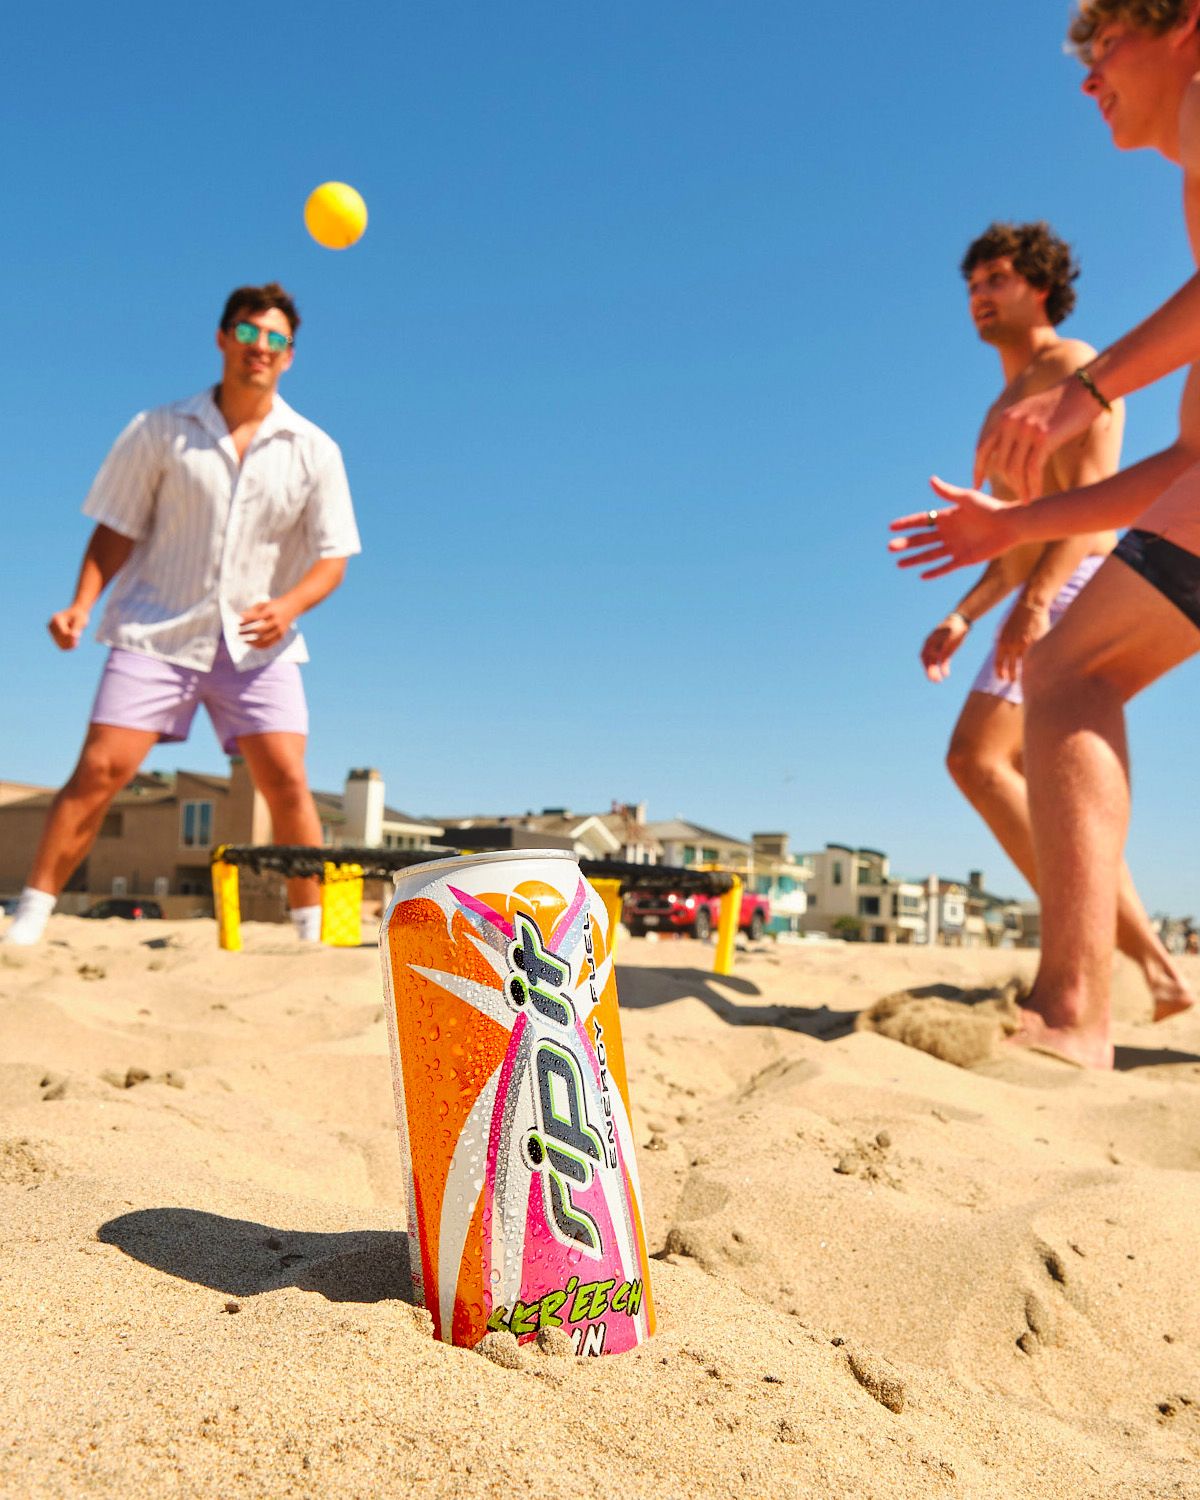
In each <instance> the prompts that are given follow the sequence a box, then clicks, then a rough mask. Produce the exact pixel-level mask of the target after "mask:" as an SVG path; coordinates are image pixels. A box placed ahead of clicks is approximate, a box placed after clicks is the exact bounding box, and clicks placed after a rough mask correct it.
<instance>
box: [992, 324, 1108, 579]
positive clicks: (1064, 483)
mask: <svg viewBox="0 0 1200 1500" xmlns="http://www.w3.org/2000/svg"><path fill="white" fill-rule="evenodd" d="M1058 349H1059V346H1058V345H1052V346H1051V348H1050V349H1049V350H1046V351H1043V352H1042V353H1039V354H1036V355H1035V356H1034V357H1033V359H1031V360H1030V362H1029V363H1028V364H1027V365H1026V366H1025V368H1024V369H1023V370H1022V371H1021V373H1020V374H1019V375H1018V376H1017V377H1016V378H1015V379H1014V380H1012V381H1010V382H1009V384H1008V385H1007V386H1005V388H1004V390H1003V391H1001V393H1000V395H999V396H998V397H997V398H996V400H995V401H994V402H993V403H992V405H991V406H990V407H989V408H988V412H987V416H986V417H985V418H984V424H983V426H984V429H985V430H986V429H987V428H988V427H989V426H990V425H991V424H992V422H993V420H994V419H995V418H996V417H998V416H999V415H1000V413H1001V412H1003V411H1006V410H1007V409H1008V408H1009V407H1010V406H1015V405H1016V403H1017V402H1018V401H1023V400H1024V399H1025V398H1026V397H1027V396H1035V395H1037V394H1038V392H1039V391H1045V390H1049V388H1050V387H1051V386H1053V385H1056V384H1057V383H1058V382H1059V381H1060V380H1061V379H1062V377H1063V371H1062V360H1061V356H1059V355H1058V354H1057V353H1056V351H1057V350H1058ZM1092 352H1093V353H1094V351H1092ZM1051 355H1053V356H1054V357H1049V356H1051ZM1084 362H1085V360H1084V359H1083V358H1081V359H1080V361H1079V363H1080V364H1083V363H1084ZM1077 462H1078V458H1077V451H1076V448H1075V445H1073V444H1069V445H1067V446H1066V447H1065V448H1060V449H1058V450H1057V451H1056V452H1054V453H1052V454H1051V455H1050V458H1049V460H1048V461H1047V463H1046V465H1045V468H1044V469H1043V471H1042V487H1041V496H1040V497H1039V498H1042V497H1045V496H1046V495H1057V494H1059V493H1060V492H1061V491H1063V490H1068V489H1071V488H1072V487H1073V486H1074V485H1075V484H1076V483H1077V481H1078V475H1077ZM987 478H988V483H989V485H990V487H991V491H992V494H993V495H995V496H996V498H997V499H998V500H1008V501H1010V502H1012V503H1013V504H1015V503H1016V501H1017V495H1016V492H1015V491H1014V490H1013V489H1012V488H1011V486H1009V485H1008V484H1007V483H1006V481H1005V480H1004V479H1003V478H1002V477H1001V476H999V475H997V474H989V475H988V476H987ZM1116 543H1117V537H1116V533H1115V532H1102V533H1099V534H1098V535H1097V537H1096V545H1095V546H1094V547H1093V548H1092V553H1094V554H1096V555H1100V556H1103V555H1105V554H1106V553H1108V552H1111V551H1112V549H1113V548H1114V547H1115V546H1116ZM1045 550H1046V544H1045V543H1043V542H1026V543H1023V544H1021V545H1020V546H1017V547H1013V548H1011V549H1010V550H1009V551H1008V552H1006V553H1005V554H1004V566H1005V574H1006V576H1007V578H1008V579H1009V580H1010V581H1011V584H1012V586H1013V587H1014V588H1019V587H1020V586H1021V585H1022V584H1024V583H1025V581H1026V580H1027V579H1028V578H1029V575H1030V574H1031V573H1032V572H1033V570H1034V568H1035V567H1036V566H1037V563H1038V559H1039V558H1040V557H1041V556H1042V554H1043V552H1044V551H1045Z"/></svg>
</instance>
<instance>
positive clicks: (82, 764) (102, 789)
mask: <svg viewBox="0 0 1200 1500" xmlns="http://www.w3.org/2000/svg"><path fill="white" fill-rule="evenodd" d="M136 770H137V764H136V763H134V764H130V763H129V762H128V761H127V760H126V759H125V758H124V757H122V756H119V755H115V754H114V753H113V752H112V751H111V750H110V749H108V748H107V747H106V746H104V745H88V746H86V747H85V748H84V751H83V754H82V755H81V756H80V757H79V761H78V763H77V765H76V767H75V769H74V771H72V772H71V778H70V780H69V781H68V782H67V784H66V786H65V787H64V788H63V793H64V794H66V795H68V796H72V797H82V798H86V799H87V800H89V801H96V802H102V801H105V800H107V799H109V798H112V797H115V796H116V795H117V793H118V792H119V791H120V790H121V788H122V787H123V786H125V785H126V784H127V783H128V782H129V781H130V780H131V779H132V777H133V773H134V772H135V771H136Z"/></svg>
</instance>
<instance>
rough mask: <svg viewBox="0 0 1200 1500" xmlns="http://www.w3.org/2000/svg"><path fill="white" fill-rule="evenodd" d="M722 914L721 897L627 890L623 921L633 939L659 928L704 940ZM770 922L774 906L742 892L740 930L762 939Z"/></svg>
mask: <svg viewBox="0 0 1200 1500" xmlns="http://www.w3.org/2000/svg"><path fill="white" fill-rule="evenodd" d="M720 912H721V898H720V896H704V895H700V894H691V893H689V894H688V895H686V896H685V895H684V894H683V893H682V892H681V891H639V890H632V891H628V892H627V893H626V895H625V901H624V906H623V912H622V915H623V918H624V922H625V925H626V927H628V928H629V931H630V933H631V934H632V935H633V936H634V937H642V936H643V935H644V934H645V933H646V932H647V931H650V930H652V929H655V928H657V929H658V930H659V931H665V932H689V933H691V935H692V936H693V937H697V938H700V939H701V940H703V939H704V938H706V937H708V935H709V934H710V933H711V932H714V931H715V930H716V926H717V921H718V918H719V917H720ZM770 920H771V903H770V902H769V901H768V900H767V898H766V897H765V896H756V895H755V894H754V892H753V891H746V890H744V891H743V892H742V911H741V916H740V917H739V919H738V927H739V928H740V929H741V930H742V932H744V933H747V934H748V935H749V936H750V937H752V938H755V939H757V938H760V937H762V935H763V933H764V932H766V930H767V923H768V922H769V921H770Z"/></svg>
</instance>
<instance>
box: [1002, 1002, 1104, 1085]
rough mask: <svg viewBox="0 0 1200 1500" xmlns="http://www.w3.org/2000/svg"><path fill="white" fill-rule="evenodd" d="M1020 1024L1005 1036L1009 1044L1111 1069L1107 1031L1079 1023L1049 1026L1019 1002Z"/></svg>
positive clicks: (1081, 1064) (1074, 1063)
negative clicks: (1069, 1025) (1081, 1026)
mask: <svg viewBox="0 0 1200 1500" xmlns="http://www.w3.org/2000/svg"><path fill="white" fill-rule="evenodd" d="M1018 1012H1019V1015H1020V1018H1021V1024H1020V1026H1019V1027H1018V1028H1017V1030H1016V1031H1014V1032H1013V1034H1012V1035H1011V1036H1010V1037H1009V1038H1008V1039H1007V1041H1006V1043H1005V1045H1006V1046H1009V1047H1024V1048H1025V1050H1026V1051H1028V1052H1041V1053H1044V1054H1045V1055H1046V1056H1047V1057H1056V1058H1058V1060H1059V1061H1060V1062H1065V1063H1070V1064H1071V1065H1072V1066H1073V1067H1076V1068H1096V1069H1102V1070H1104V1069H1111V1067H1112V1065H1113V1045H1112V1043H1111V1042H1110V1041H1109V1039H1108V1037H1107V1035H1106V1034H1104V1033H1103V1032H1097V1031H1086V1030H1083V1029H1082V1028H1079V1027H1062V1026H1048V1025H1047V1024H1046V1022H1045V1021H1044V1020H1043V1019H1042V1018H1041V1016H1039V1015H1038V1013H1037V1011H1035V1010H1026V1008H1025V1007H1024V1006H1023V1005H1022V1006H1018Z"/></svg>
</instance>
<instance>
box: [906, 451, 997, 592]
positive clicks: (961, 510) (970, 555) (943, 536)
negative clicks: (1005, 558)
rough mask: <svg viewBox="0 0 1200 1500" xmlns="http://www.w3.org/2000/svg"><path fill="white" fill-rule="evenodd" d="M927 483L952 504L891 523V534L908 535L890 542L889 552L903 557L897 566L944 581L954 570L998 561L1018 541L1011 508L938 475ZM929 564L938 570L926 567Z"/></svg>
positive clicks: (940, 497) (935, 492)
mask: <svg viewBox="0 0 1200 1500" xmlns="http://www.w3.org/2000/svg"><path fill="white" fill-rule="evenodd" d="M929 484H930V487H931V488H932V490H933V492H934V494H935V495H937V497H938V498H939V499H941V500H950V501H953V502H954V503H953V506H952V508H951V509H948V510H921V511H917V513H916V514H915V515H911V516H901V517H900V518H899V520H896V521H893V522H892V524H891V530H892V531H908V532H911V533H912V535H911V536H900V537H893V539H892V540H891V541H890V542H889V543H888V551H889V552H901V553H904V554H905V555H904V556H903V557H900V558H898V559H897V562H898V565H899V566H900V567H902V568H925V569H926V571H925V572H923V573H922V574H921V577H922V578H942V577H944V575H945V574H947V573H952V572H953V571H954V569H955V568H965V567H969V566H970V564H972V563H978V562H987V561H988V559H989V558H992V557H998V556H999V555H1000V553H1001V552H1007V551H1008V549H1009V548H1010V547H1011V546H1012V545H1013V544H1014V543H1015V542H1016V541H1017V540H1018V537H1017V534H1016V525H1015V514H1016V508H1015V507H1013V506H1012V505H1009V504H1008V503H1006V502H1005V501H1003V500H995V499H993V498H992V496H991V495H983V494H981V493H980V492H979V491H978V490H964V489H960V488H959V486H958V485H956V484H947V483H946V482H945V480H942V479H938V478H937V477H936V475H935V476H934V477H933V478H932V479H931V480H930V481H929ZM930 563H934V564H937V565H938V566H935V567H929V566H928V565H929V564H930Z"/></svg>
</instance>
